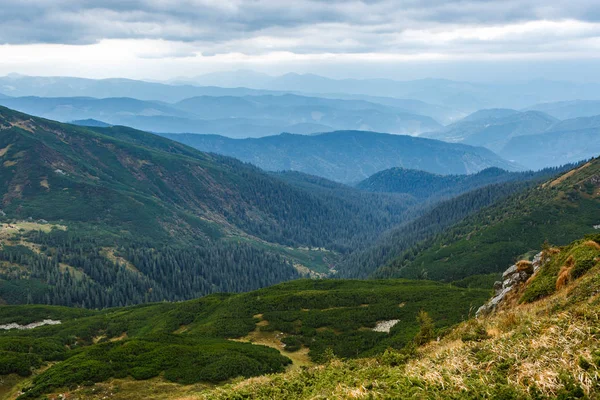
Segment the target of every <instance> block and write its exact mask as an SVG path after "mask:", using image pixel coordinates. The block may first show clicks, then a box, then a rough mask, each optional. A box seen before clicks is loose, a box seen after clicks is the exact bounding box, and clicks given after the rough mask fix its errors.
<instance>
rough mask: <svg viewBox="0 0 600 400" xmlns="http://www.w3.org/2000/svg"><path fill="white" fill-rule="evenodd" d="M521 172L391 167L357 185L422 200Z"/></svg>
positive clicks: (474, 187) (368, 189) (509, 178)
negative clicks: (434, 171) (440, 171)
mask: <svg viewBox="0 0 600 400" xmlns="http://www.w3.org/2000/svg"><path fill="white" fill-rule="evenodd" d="M520 174H525V173H518V172H508V171H504V170H502V169H499V168H487V169H484V170H483V171H480V172H478V173H476V174H471V175H436V174H430V173H428V172H424V171H416V170H411V169H404V168H390V169H386V170H384V171H381V172H378V173H376V174H374V175H371V176H370V177H368V178H367V179H365V180H364V181H361V182H359V183H358V184H357V185H356V187H358V188H359V189H362V190H367V191H370V192H388V193H404V194H408V195H411V196H415V197H416V198H418V199H421V200H426V199H434V198H441V197H450V196H457V195H460V194H462V193H465V192H468V191H471V190H475V189H477V188H480V187H482V186H486V185H491V184H495V183H502V182H507V181H512V180H517V179H519V178H518V177H519V176H520Z"/></svg>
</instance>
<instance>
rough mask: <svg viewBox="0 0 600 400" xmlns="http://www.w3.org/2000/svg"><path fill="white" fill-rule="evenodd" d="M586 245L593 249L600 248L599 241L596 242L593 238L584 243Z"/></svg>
mask: <svg viewBox="0 0 600 400" xmlns="http://www.w3.org/2000/svg"><path fill="white" fill-rule="evenodd" d="M583 244H584V245H585V246H589V247H591V248H593V249H596V250H600V244H599V243H598V242H594V241H593V240H588V241H586V242H584V243H583Z"/></svg>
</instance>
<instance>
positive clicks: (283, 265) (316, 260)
mask: <svg viewBox="0 0 600 400" xmlns="http://www.w3.org/2000/svg"><path fill="white" fill-rule="evenodd" d="M0 157H1V158H2V159H1V161H2V163H3V164H2V168H0V182H2V187H0V195H1V196H2V202H3V205H2V210H3V212H2V215H3V216H2V221H1V222H2V224H1V229H0V230H1V238H2V240H3V243H4V244H5V246H4V247H3V248H2V250H1V251H0V258H1V259H2V260H3V262H4V263H3V264H2V265H3V268H2V269H1V270H0V271H1V275H0V298H2V299H4V301H8V302H12V303H19V302H26V301H28V297H29V298H31V300H32V301H35V302H44V303H52V304H67V305H70V304H78V305H82V304H86V305H89V306H93V307H102V306H107V305H125V304H132V303H137V302H143V301H148V300H163V299H170V300H176V299H185V298H190V297H194V296H199V295H202V294H206V293H210V292H215V291H240V290H249V289H254V288H257V287H261V286H265V285H268V284H272V283H275V282H279V281H282V280H286V279H291V278H295V277H297V276H298V273H297V271H296V270H297V269H298V268H299V269H300V270H301V271H305V270H306V267H309V268H310V267H313V266H314V265H316V267H315V268H316V269H317V270H318V271H320V272H327V270H328V266H330V265H331V261H332V259H333V258H334V256H335V254H334V253H331V252H330V251H327V250H324V249H323V248H327V249H329V250H337V251H346V250H347V249H350V248H354V247H356V246H357V245H358V244H362V243H364V242H365V241H367V240H369V239H370V238H373V237H375V236H377V234H378V232H381V231H383V230H385V229H387V228H389V227H391V226H393V225H395V224H398V223H400V222H401V221H402V220H403V219H404V218H405V212H406V211H407V209H408V207H409V206H410V205H411V204H414V202H412V201H411V200H410V199H407V198H406V197H403V196H390V195H385V196H383V197H382V196H380V195H378V194H369V196H356V197H354V198H352V199H351V200H348V199H343V198H341V197H339V196H338V197H335V196H333V197H329V198H325V197H324V196H323V195H321V194H319V193H313V192H311V191H309V190H306V189H303V188H300V187H297V186H293V185H290V184H287V183H285V182H283V181H282V180H281V179H279V178H277V177H274V176H271V175H268V174H266V173H263V172H262V171H260V170H258V169H257V168H255V167H253V166H250V165H247V164H243V163H241V162H239V161H237V160H234V159H230V158H226V157H222V156H216V155H208V154H205V153H201V152H199V151H197V150H194V149H192V148H189V147H186V146H184V145H181V144H179V143H176V142H173V141H170V140H168V139H165V138H162V137H159V136H155V135H152V134H149V133H145V132H140V131H136V130H133V129H130V128H125V127H113V128H93V130H92V128H81V127H76V126H72V125H66V124H60V123H57V122H53V121H48V120H43V119H39V118H34V117H31V116H28V115H25V114H21V113H18V112H15V111H11V110H9V109H5V108H0ZM348 190H355V189H351V188H348ZM356 191H357V190H356ZM47 222H49V223H50V224H47ZM286 246H293V247H294V248H290V247H286ZM294 266H296V268H294ZM167 277H168V278H167Z"/></svg>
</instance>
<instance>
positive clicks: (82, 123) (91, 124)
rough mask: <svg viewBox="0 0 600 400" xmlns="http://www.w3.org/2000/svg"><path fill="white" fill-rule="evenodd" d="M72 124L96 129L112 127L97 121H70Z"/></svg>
mask: <svg viewBox="0 0 600 400" xmlns="http://www.w3.org/2000/svg"><path fill="white" fill-rule="evenodd" d="M69 123H70V124H73V125H79V126H89V127H94V128H108V127H110V126H112V125H111V124H107V123H106V122H103V121H98V120H97V119H91V118H89V119H78V120H75V121H70V122H69Z"/></svg>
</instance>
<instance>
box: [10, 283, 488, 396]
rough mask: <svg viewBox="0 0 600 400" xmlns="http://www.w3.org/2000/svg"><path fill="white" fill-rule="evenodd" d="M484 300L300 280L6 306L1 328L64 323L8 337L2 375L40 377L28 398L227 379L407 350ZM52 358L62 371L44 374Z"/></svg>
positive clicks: (452, 291) (481, 295)
mask: <svg viewBox="0 0 600 400" xmlns="http://www.w3.org/2000/svg"><path fill="white" fill-rule="evenodd" d="M487 296H488V293H487V291H486V290H474V289H462V288H458V287H455V286H451V285H445V284H440V283H435V282H427V281H407V280H380V281H343V280H298V281H292V282H287V283H283V284H279V285H275V286H273V287H269V288H265V289H260V290H257V291H254V292H249V293H242V294H215V295H209V296H206V297H203V298H200V299H197V300H191V301H186V302H179V303H155V304H147V305H139V306H133V307H124V308H115V309H105V310H101V311H93V310H83V309H74V308H67V307H51V306H4V307H3V313H2V317H1V318H0V322H5V323H9V322H19V323H22V324H23V323H30V322H35V321H39V320H42V319H46V318H51V319H55V320H60V321H61V322H62V324H60V325H53V326H45V327H40V328H36V329H33V330H30V331H8V332H0V365H2V368H3V373H5V374H8V373H12V372H15V373H19V374H21V375H23V376H25V377H26V376H28V375H29V374H31V373H32V372H33V373H34V375H33V377H32V378H30V379H29V380H28V381H27V382H28V384H27V385H26V389H27V390H26V391H25V395H23V398H37V397H39V396H41V395H43V394H45V393H51V392H54V391H56V390H69V388H71V389H73V390H74V388H77V387H82V386H84V387H85V386H86V385H93V384H98V383H101V382H107V381H111V380H115V379H117V380H118V379H125V378H128V377H129V378H130V379H137V380H143V381H145V380H147V379H156V378H160V379H162V380H163V381H166V382H168V381H171V382H179V383H186V384H196V383H206V382H222V381H229V380H231V379H234V378H236V377H238V376H245V377H249V376H259V375H265V374H269V373H273V372H278V371H283V370H284V369H288V370H292V371H293V370H302V369H303V367H309V366H311V365H314V364H315V363H316V362H323V361H325V360H328V359H330V358H331V357H335V356H337V357H351V358H354V357H365V356H369V355H376V354H380V353H382V352H383V351H385V350H386V349H387V348H389V347H395V348H398V349H401V348H403V347H404V346H405V345H406V343H408V342H410V341H411V340H412V337H413V336H414V335H415V334H416V333H417V332H418V330H419V327H418V323H417V321H416V316H417V314H419V313H420V312H421V310H427V311H428V312H429V313H430V315H431V316H432V317H433V320H434V322H435V327H432V328H435V329H436V330H439V331H442V330H443V329H446V328H448V327H449V326H451V325H453V324H455V323H457V322H460V321H461V320H463V319H465V318H467V316H468V315H469V313H470V312H471V311H472V310H473V309H475V308H476V307H477V306H479V305H480V304H482V303H483V301H484V300H485V299H486V298H487ZM390 319H399V320H401V323H399V324H397V325H396V326H394V328H393V329H392V330H391V332H390V333H389V334H388V333H380V332H374V331H373V330H372V328H373V327H374V326H375V324H376V323H377V322H378V321H383V320H390ZM230 339H235V340H230ZM284 343H285V346H284ZM288 346H290V347H288ZM294 347H295V349H294ZM286 348H289V349H293V350H295V351H291V350H290V351H288V350H287V349H286ZM290 360H291V362H292V367H290V368H286V367H287V366H288V365H289V364H290ZM48 363H54V364H52V366H51V367H50V368H48V369H47V370H45V371H44V372H42V373H37V372H36V371H37V369H38V368H40V367H42V366H44V365H48Z"/></svg>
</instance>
